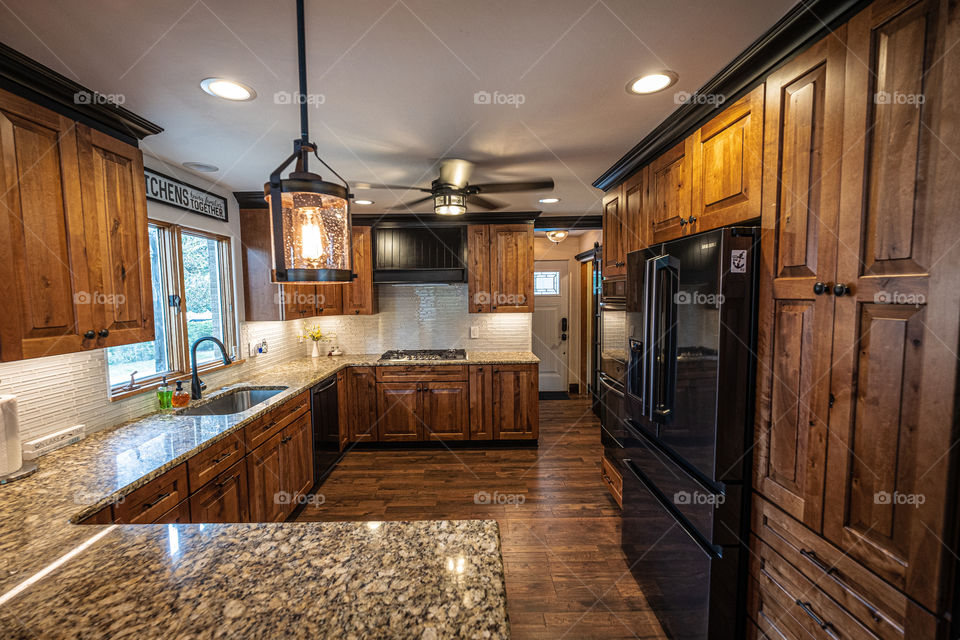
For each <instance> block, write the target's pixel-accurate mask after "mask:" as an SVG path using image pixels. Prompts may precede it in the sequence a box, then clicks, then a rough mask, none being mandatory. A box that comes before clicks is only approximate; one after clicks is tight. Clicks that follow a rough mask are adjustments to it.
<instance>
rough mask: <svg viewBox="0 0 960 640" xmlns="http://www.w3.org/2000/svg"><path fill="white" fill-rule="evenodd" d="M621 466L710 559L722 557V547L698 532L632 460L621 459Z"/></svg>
mask: <svg viewBox="0 0 960 640" xmlns="http://www.w3.org/2000/svg"><path fill="white" fill-rule="evenodd" d="M623 466H624V467H626V469H627V471H629V472H630V474H631V475H633V476H634V477H635V478H636V479H637V480H638V481H639V482H640V484H641V485H643V488H644V489H646V490H647V492H648V493H649V494H650V495H651V496H652V497H653V499H654V500H656V501H657V503H658V504H659V505H660V508H662V509H663V510H664V511H666V512H667V513H668V514H669V515H670V517H671V518H673V520H674V522H676V523H677V526H678V527H680V529H681V530H683V532H684V533H686V534H687V535H688V536H690V539H691V540H693V542H694V543H695V544H696V545H697V546H698V547H700V550H701V551H703V553H704V554H706V556H707V557H708V558H710V559H711V560H719V559H720V558H722V557H723V547H720V546H718V545H715V544H711V543H710V541H709V540H707V539H706V538H705V537H704V535H703V534H702V533H700V532H699V531H698V530H697V528H696V527H695V526H694V525H693V523H692V522H690V521H689V520H688V519H687V517H686V516H685V515H683V514H682V513H681V512H680V510H679V509H677V507H676V506H674V504H673V503H672V502H670V500H669V499H668V498H667V497H666V496H665V495H663V492H661V491H660V489H658V488H657V486H656V485H655V484H653V481H652V480H650V478H648V477H647V474H645V473H644V472H643V471H641V470H640V469H639V468H638V467H637V465H635V464H633V460H630V459H629V458H628V459H625V460H624V461H623Z"/></svg>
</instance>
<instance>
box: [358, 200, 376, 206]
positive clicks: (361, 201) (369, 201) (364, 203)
mask: <svg viewBox="0 0 960 640" xmlns="http://www.w3.org/2000/svg"><path fill="white" fill-rule="evenodd" d="M353 204H360V205H368V204H373V200H354V201H353Z"/></svg>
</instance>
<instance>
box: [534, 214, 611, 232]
mask: <svg viewBox="0 0 960 640" xmlns="http://www.w3.org/2000/svg"><path fill="white" fill-rule="evenodd" d="M533 228H534V229H538V230H540V231H544V230H548V229H602V228H603V216H601V215H590V216H587V215H584V216H546V217H540V218H537V219H536V221H535V222H534V223H533Z"/></svg>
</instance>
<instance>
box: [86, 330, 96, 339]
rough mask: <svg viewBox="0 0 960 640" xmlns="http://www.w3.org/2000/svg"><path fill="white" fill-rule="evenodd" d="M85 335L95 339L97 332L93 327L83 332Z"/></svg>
mask: <svg viewBox="0 0 960 640" xmlns="http://www.w3.org/2000/svg"><path fill="white" fill-rule="evenodd" d="M83 337H84V338H86V339H87V340H93V339H94V338H96V337H97V333H96V332H95V331H94V330H93V329H90V330H89V331H87V332H86V333H85V334H83Z"/></svg>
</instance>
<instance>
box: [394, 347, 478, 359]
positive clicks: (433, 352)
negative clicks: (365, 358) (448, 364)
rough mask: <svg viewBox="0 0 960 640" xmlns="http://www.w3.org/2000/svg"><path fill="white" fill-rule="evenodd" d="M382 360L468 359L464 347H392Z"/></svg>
mask: <svg viewBox="0 0 960 640" xmlns="http://www.w3.org/2000/svg"><path fill="white" fill-rule="evenodd" d="M380 359H381V360H394V361H396V360H466V359H467V352H466V351H465V350H464V349H412V350H406V349H391V350H390V351H387V352H386V353H385V354H383V355H382V356H380Z"/></svg>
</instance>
